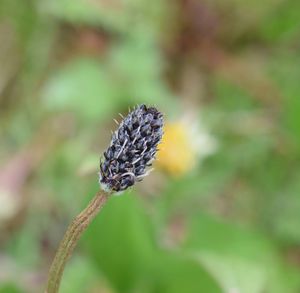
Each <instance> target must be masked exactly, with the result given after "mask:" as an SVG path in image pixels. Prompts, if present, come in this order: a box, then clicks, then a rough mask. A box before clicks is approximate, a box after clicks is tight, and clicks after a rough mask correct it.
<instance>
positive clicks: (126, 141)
mask: <svg viewBox="0 0 300 293" xmlns="http://www.w3.org/2000/svg"><path fill="white" fill-rule="evenodd" d="M162 128H163V115H162V113H160V112H159V111H158V110H157V109H156V108H154V107H147V106H145V105H140V106H138V107H137V108H136V109H135V110H133V111H132V112H130V113H129V114H128V115H127V117H125V118H124V120H123V121H122V122H121V124H120V126H119V129H118V130H117V131H116V132H115V133H114V134H113V136H112V140H111V143H110V146H109V148H108V149H107V150H106V152H104V159H103V161H101V162H100V180H99V181H100V184H101V185H102V186H103V188H104V189H106V190H109V191H122V190H125V189H127V188H128V187H130V186H132V185H134V183H135V182H136V181H140V180H141V179H142V178H143V177H145V176H146V175H147V172H146V167H147V166H149V165H151V161H152V160H153V159H154V158H155V154H156V152H157V145H158V144H159V142H160V140H161V138H162V134H163V130H162Z"/></svg>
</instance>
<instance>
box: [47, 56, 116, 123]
mask: <svg viewBox="0 0 300 293" xmlns="http://www.w3.org/2000/svg"><path fill="white" fill-rule="evenodd" d="M42 97H43V99H44V101H45V103H46V106H47V107H48V108H49V109H52V110H56V111H57V110H73V111H75V112H76V113H77V114H78V115H79V116H82V117H84V118H85V119H87V120H95V119H97V120H102V121H103V120H104V119H105V118H108V117H110V116H111V114H112V112H113V110H114V109H115V107H116V105H117V104H118V100H117V99H116V94H115V88H114V86H113V84H112V81H111V80H108V79H107V76H106V74H105V72H104V71H103V70H102V69H101V63H99V62H97V61H96V60H93V59H87V58H86V59H85V58H80V59H75V60H74V61H72V62H71V63H69V64H67V65H66V66H65V67H64V68H62V69H61V70H58V72H56V73H55V74H53V76H52V77H51V78H50V80H49V81H48V82H47V83H46V85H45V88H44V91H43V94H42Z"/></svg>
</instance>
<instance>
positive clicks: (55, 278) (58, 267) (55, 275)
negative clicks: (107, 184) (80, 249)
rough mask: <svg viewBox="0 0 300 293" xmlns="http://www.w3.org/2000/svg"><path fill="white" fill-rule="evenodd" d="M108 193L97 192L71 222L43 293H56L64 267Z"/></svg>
mask: <svg viewBox="0 0 300 293" xmlns="http://www.w3.org/2000/svg"><path fill="white" fill-rule="evenodd" d="M109 196H110V193H107V192H105V191H102V190H101V191H98V192H97V193H96V195H95V196H94V198H93V199H92V200H91V201H90V203H89V204H88V206H87V207H86V208H85V209H84V210H83V211H82V212H81V213H80V214H79V215H78V216H77V217H76V218H75V219H74V220H73V221H72V223H71V224H70V226H69V227H68V229H67V231H66V233H65V235H64V237H63V239H62V241H61V243H60V245H59V247H58V250H57V252H56V255H55V257H54V260H53V262H52V265H51V268H50V271H49V275H48V282H47V288H46V291H45V293H57V292H58V290H59V285H60V281H61V278H62V275H63V272H64V268H65V265H66V263H67V261H68V259H69V257H70V256H71V255H72V252H73V250H74V248H75V246H76V244H77V242H78V240H79V238H80V236H81V235H82V233H83V232H84V231H85V230H86V228H87V227H88V226H89V224H90V223H91V221H92V220H93V219H94V218H95V216H96V215H97V214H98V212H99V211H100V209H101V208H102V207H103V206H104V204H105V203H106V201H107V199H108V198H109Z"/></svg>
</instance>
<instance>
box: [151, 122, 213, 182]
mask: <svg viewBox="0 0 300 293" xmlns="http://www.w3.org/2000/svg"><path fill="white" fill-rule="evenodd" d="M215 149H216V142H215V140H214V138H212V137H211V136H210V135H209V134H208V133H207V132H206V131H205V129H204V128H203V127H201V128H200V127H199V125H197V123H193V121H186V120H178V121H174V122H167V123H166V124H165V126H164V135H163V138H162V142H161V144H160V145H159V152H158V155H157V166H158V167H159V168H161V169H163V170H165V171H166V172H167V173H169V174H170V175H172V176H182V175H184V174H186V173H187V172H189V171H190V170H192V169H193V168H194V167H195V165H196V164H197V162H198V161H199V159H201V158H203V157H205V156H207V155H209V154H211V153H213V152H214V151H215Z"/></svg>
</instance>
